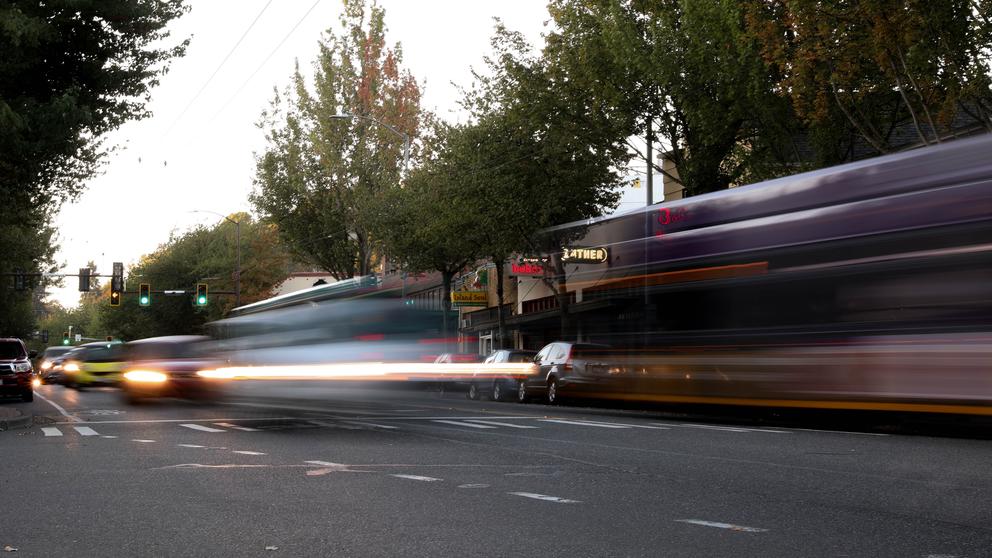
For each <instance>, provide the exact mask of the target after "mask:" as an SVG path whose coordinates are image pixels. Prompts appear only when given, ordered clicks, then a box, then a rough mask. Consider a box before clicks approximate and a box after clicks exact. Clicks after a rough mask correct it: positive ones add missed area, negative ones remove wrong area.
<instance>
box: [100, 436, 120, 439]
mask: <svg viewBox="0 0 992 558" xmlns="http://www.w3.org/2000/svg"><path fill="white" fill-rule="evenodd" d="M100 437H101V438H109V439H114V438H116V437H117V436H100Z"/></svg>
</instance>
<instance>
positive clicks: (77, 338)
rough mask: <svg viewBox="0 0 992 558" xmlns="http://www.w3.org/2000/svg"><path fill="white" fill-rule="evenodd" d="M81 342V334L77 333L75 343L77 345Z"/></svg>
mask: <svg viewBox="0 0 992 558" xmlns="http://www.w3.org/2000/svg"><path fill="white" fill-rule="evenodd" d="M82 340H83V334H82V333H77V334H76V343H79V342H80V341H82Z"/></svg>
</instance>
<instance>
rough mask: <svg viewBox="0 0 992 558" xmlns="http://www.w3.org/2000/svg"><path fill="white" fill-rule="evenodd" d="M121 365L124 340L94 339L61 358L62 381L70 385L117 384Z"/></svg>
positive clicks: (72, 386)
mask: <svg viewBox="0 0 992 558" xmlns="http://www.w3.org/2000/svg"><path fill="white" fill-rule="evenodd" d="M123 369H124V343H121V342H120V341H97V342H94V343H86V344H85V345H80V346H78V347H76V348H75V349H74V350H73V351H72V352H70V353H68V354H67V356H66V358H65V360H63V361H62V383H63V384H64V385H65V386H67V387H71V388H76V389H83V388H88V387H94V386H116V385H118V384H119V383H120V381H121V372H122V371H123Z"/></svg>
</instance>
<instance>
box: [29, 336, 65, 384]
mask: <svg viewBox="0 0 992 558" xmlns="http://www.w3.org/2000/svg"><path fill="white" fill-rule="evenodd" d="M73 349H74V347H66V346H64V345H57V346H54V347H48V348H46V349H45V350H44V351H43V352H42V353H41V357H40V358H38V367H37V372H38V376H39V377H40V378H41V383H43V384H54V383H57V382H58V378H59V377H60V376H61V372H62V366H61V363H62V360H63V359H64V358H65V356H66V355H67V354H68V353H69V351H71V350H73ZM56 364H59V367H58V370H57V371H56V370H53V368H55V365H56ZM56 372H57V374H56Z"/></svg>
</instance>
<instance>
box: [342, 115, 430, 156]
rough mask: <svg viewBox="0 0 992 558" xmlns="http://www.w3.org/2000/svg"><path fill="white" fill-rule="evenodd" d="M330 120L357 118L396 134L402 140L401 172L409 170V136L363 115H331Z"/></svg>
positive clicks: (380, 121)
mask: <svg viewBox="0 0 992 558" xmlns="http://www.w3.org/2000/svg"><path fill="white" fill-rule="evenodd" d="M330 118H357V119H359V120H368V121H369V122H375V123H376V124H378V125H380V126H382V127H383V128H385V129H387V130H389V131H390V132H392V133H394V134H396V135H397V136H399V137H401V138H403V170H409V168H410V136H408V135H406V134H404V133H403V132H401V131H399V130H397V129H396V128H394V127H392V126H390V125H389V124H386V123H385V122H383V121H382V120H379V119H377V118H373V117H371V116H366V115H364V114H351V113H348V112H345V113H342V114H332V115H331V116H330Z"/></svg>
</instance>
